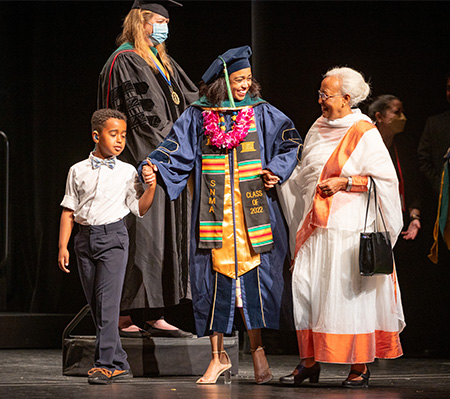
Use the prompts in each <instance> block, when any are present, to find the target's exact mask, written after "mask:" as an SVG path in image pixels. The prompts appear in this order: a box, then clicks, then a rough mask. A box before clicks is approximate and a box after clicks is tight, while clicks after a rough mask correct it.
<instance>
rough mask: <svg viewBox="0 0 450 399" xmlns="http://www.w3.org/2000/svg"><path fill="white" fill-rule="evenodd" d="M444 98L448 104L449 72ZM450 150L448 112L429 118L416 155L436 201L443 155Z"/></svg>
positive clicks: (449, 97) (449, 89)
mask: <svg viewBox="0 0 450 399" xmlns="http://www.w3.org/2000/svg"><path fill="white" fill-rule="evenodd" d="M445 84H446V97H447V101H448V102H449V103H450V72H449V73H448V74H447V75H446V77H445ZM449 148H450V110H448V111H446V112H443V113H442V114H439V115H435V116H430V117H429V118H428V119H427V122H426V124H425V129H424V131H423V133H422V137H421V138H420V142H419V147H418V148H417V154H418V156H419V166H420V170H421V172H422V173H423V174H424V175H425V177H426V178H427V180H428V182H429V183H430V185H431V188H432V189H433V194H434V196H435V197H436V199H437V198H438V196H439V191H440V188H441V173H442V166H443V165H444V161H445V160H444V155H445V154H446V153H447V151H448V149H449Z"/></svg>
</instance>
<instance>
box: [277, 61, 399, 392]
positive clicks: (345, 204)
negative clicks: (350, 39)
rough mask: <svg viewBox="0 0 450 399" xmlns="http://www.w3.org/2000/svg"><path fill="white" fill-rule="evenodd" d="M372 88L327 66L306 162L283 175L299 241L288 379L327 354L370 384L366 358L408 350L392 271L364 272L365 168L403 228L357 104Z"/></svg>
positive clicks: (384, 156)
mask: <svg viewBox="0 0 450 399" xmlns="http://www.w3.org/2000/svg"><path fill="white" fill-rule="evenodd" d="M369 92H370V88H369V85H368V84H367V83H366V82H365V81H364V78H363V77H362V75H361V74H360V73H358V72H356V71H355V70H353V69H351V68H335V69H332V70H330V71H328V72H327V73H326V75H325V78H324V79H323V81H322V84H321V86H320V90H319V104H320V106H321V109H322V116H321V117H320V118H319V119H317V120H316V122H315V123H314V124H313V126H312V127H311V129H310V130H309V132H308V134H307V136H306V140H305V147H304V151H303V157H302V162H301V165H300V170H299V171H298V173H297V175H296V176H295V178H293V179H291V180H290V181H289V182H288V183H286V184H288V185H289V187H288V188H286V190H290V192H291V193H292V194H293V195H292V196H290V198H289V199H287V202H288V204H287V208H288V209H287V216H288V219H290V221H289V223H290V228H291V246H292V247H293V248H295V251H293V282H292V284H293V299H294V316H295V325H296V330H297V337H298V345H299V352H300V358H301V363H300V364H299V365H298V366H297V367H296V369H295V370H294V372H293V373H291V374H290V375H288V376H285V377H282V378H281V379H280V382H281V383H282V384H291V385H298V384H300V383H301V382H302V381H304V380H305V379H307V378H309V379H310V382H317V381H318V377H319V373H320V365H319V363H317V362H328V363H346V364H351V369H350V373H349V375H348V378H347V379H346V380H345V381H344V382H343V385H344V386H345V387H367V386H368V380H369V376H370V373H369V370H368V368H367V363H370V362H373V361H374V359H375V358H377V357H378V358H385V359H389V358H396V357H399V356H401V355H402V348H401V345H400V340H399V333H400V332H401V331H402V329H403V327H404V325H405V323H404V317H403V310H402V305H401V299H400V291H399V287H398V284H397V279H396V274H395V272H394V273H393V274H392V275H377V276H371V277H363V276H360V274H359V266H358V254H359V235H360V232H362V231H363V227H364V217H365V210H366V204H367V191H368V186H369V177H372V178H373V180H374V181H375V183H376V186H377V194H378V200H379V203H380V206H381V209H382V212H383V215H384V220H385V221H386V225H387V229H388V230H389V232H390V235H391V240H392V244H394V243H395V241H396V239H397V236H398V234H399V233H400V231H401V228H402V212H401V205H400V198H399V193H398V181H397V175H396V172H395V168H394V166H393V164H392V161H391V158H390V156H389V153H388V151H387V149H386V146H385V145H384V143H383V140H382V138H381V136H380V133H379V132H378V130H377V129H376V128H375V126H374V125H373V124H372V123H371V121H370V119H369V118H368V117H367V116H366V115H364V114H362V113H361V111H360V110H359V109H357V108H355V107H356V106H357V105H358V103H360V102H361V101H363V100H364V99H365V98H366V97H367V96H368V94H369ZM373 208H374V207H371V211H370V212H369V218H368V224H369V225H370V226H371V227H372V225H373V223H374V220H375V217H376V214H375V212H374V209H373ZM289 215H290V217H289ZM367 230H368V231H370V230H369V229H367Z"/></svg>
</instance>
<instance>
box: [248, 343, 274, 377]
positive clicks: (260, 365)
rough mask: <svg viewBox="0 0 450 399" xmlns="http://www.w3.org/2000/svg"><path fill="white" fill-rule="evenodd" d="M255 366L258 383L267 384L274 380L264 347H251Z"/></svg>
mask: <svg viewBox="0 0 450 399" xmlns="http://www.w3.org/2000/svg"><path fill="white" fill-rule="evenodd" d="M251 352H252V359H253V368H254V370H255V381H256V383H257V384H258V385H260V384H265V383H266V382H269V381H271V380H272V378H273V376H272V371H271V370H270V367H269V363H268V362H267V358H266V354H265V353H264V347H263V346H258V347H257V348H256V349H251Z"/></svg>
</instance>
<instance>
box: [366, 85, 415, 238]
mask: <svg viewBox="0 0 450 399" xmlns="http://www.w3.org/2000/svg"><path fill="white" fill-rule="evenodd" d="M368 113H369V117H370V118H371V119H372V120H373V121H374V123H375V124H376V126H377V129H378V131H379V132H380V134H381V137H382V138H383V141H384V144H386V147H387V148H388V150H389V155H390V156H391V159H392V162H393V164H394V167H395V170H396V172H397V178H398V181H399V192H400V199H401V200H402V211H403V220H404V228H406V230H405V231H402V233H401V234H402V236H403V238H404V239H405V240H414V239H415V238H416V237H417V234H418V233H419V230H420V227H421V224H420V198H421V193H420V189H421V187H420V178H419V170H418V167H417V159H416V152H415V151H414V148H413V145H412V143H411V141H410V140H409V138H408V136H406V135H405V134H400V133H403V131H404V129H405V124H406V117H405V114H404V113H403V104H402V102H401V101H400V100H399V99H398V98H397V97H395V96H393V95H391V94H385V95H381V96H378V97H377V98H376V99H375V100H374V101H373V102H372V103H371V104H370V106H369V112H368Z"/></svg>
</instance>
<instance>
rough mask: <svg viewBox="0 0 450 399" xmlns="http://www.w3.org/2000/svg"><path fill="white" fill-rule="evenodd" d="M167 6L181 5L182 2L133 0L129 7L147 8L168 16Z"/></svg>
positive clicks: (165, 16)
mask: <svg viewBox="0 0 450 399" xmlns="http://www.w3.org/2000/svg"><path fill="white" fill-rule="evenodd" d="M169 6H170V7H171V6H178V7H183V4H181V3H178V2H176V1H173V0H150V1H146V0H134V3H133V7H131V9H132V10H133V9H135V8H137V9H140V10H147V11H151V12H154V13H156V14H159V15H162V16H163V17H164V18H169V11H167V7H169Z"/></svg>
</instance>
